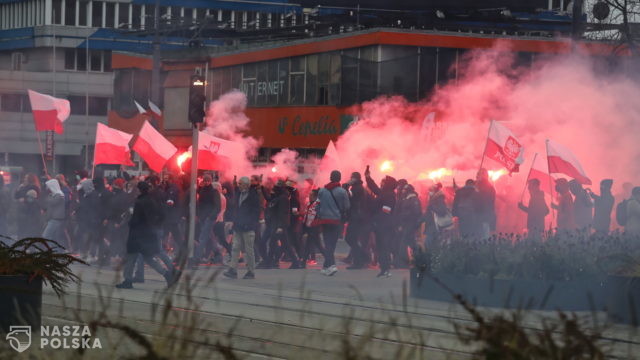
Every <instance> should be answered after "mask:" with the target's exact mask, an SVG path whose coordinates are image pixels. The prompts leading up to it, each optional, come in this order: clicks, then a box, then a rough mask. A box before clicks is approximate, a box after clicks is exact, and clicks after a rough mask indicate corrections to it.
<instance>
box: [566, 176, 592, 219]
mask: <svg viewBox="0 0 640 360" xmlns="http://www.w3.org/2000/svg"><path fill="white" fill-rule="evenodd" d="M569 191H571V193H572V194H573V196H574V198H573V212H574V219H575V222H576V227H577V228H578V229H581V230H582V229H590V228H591V226H592V225H593V202H592V201H591V197H590V196H589V193H587V191H586V190H585V189H584V188H583V187H582V184H580V183H579V182H578V181H577V180H575V179H573V180H571V181H569Z"/></svg>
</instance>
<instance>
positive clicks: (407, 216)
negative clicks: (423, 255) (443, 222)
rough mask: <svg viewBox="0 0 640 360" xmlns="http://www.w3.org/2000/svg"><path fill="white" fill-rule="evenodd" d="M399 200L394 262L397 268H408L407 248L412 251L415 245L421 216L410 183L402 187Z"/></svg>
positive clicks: (417, 201) (417, 199) (413, 189)
mask: <svg viewBox="0 0 640 360" xmlns="http://www.w3.org/2000/svg"><path fill="white" fill-rule="evenodd" d="M400 199H401V201H400V203H399V206H398V208H397V211H396V215H397V216H396V221H397V222H396V224H397V226H398V234H399V235H400V236H399V238H398V239H399V241H398V242H397V244H396V246H395V251H394V263H395V267H396V268H398V269H408V268H409V266H410V259H409V253H408V249H411V250H412V251H414V250H415V249H416V246H417V242H416V232H417V231H418V228H419V227H420V219H421V218H422V205H421V204H420V199H419V198H418V194H417V193H416V190H415V188H414V187H413V185H411V184H407V185H405V186H404V187H403V189H402V194H401V197H400Z"/></svg>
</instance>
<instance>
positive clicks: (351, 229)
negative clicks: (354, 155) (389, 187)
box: [345, 172, 370, 270]
mask: <svg viewBox="0 0 640 360" xmlns="http://www.w3.org/2000/svg"><path fill="white" fill-rule="evenodd" d="M363 184H364V183H363V182H362V175H360V173H359V172H354V173H352V174H351V179H350V180H349V182H348V183H347V185H348V187H347V190H348V191H349V205H350V207H349V224H348V225H347V233H346V235H345V241H346V242H347V244H349V246H350V247H351V256H352V264H351V265H350V266H348V267H347V269H348V270H354V269H364V268H366V267H367V266H368V265H369V262H370V259H369V256H368V255H367V253H366V252H365V250H364V249H365V248H366V245H367V244H366V243H367V241H368V240H369V236H368V235H369V231H368V229H367V224H368V222H369V220H370V219H369V218H368V216H367V194H366V190H365V189H364V186H363Z"/></svg>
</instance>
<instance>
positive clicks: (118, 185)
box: [113, 178, 125, 189]
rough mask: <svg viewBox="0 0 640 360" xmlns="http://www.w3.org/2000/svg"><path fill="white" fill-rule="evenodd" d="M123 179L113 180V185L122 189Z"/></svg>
mask: <svg viewBox="0 0 640 360" xmlns="http://www.w3.org/2000/svg"><path fill="white" fill-rule="evenodd" d="M124 183H125V181H124V179H123V178H117V179H115V180H113V186H115V187H117V188H120V189H122V188H123V187H124Z"/></svg>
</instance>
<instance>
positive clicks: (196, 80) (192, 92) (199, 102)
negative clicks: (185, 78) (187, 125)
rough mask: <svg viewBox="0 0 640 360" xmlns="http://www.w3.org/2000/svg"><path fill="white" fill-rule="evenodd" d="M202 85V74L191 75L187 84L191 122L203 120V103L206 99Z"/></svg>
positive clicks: (203, 84)
mask: <svg viewBox="0 0 640 360" xmlns="http://www.w3.org/2000/svg"><path fill="white" fill-rule="evenodd" d="M204 86H205V81H204V76H202V75H192V76H191V83H190V84H189V121H190V122H192V123H201V122H203V121H204V115H205V112H204V104H205V101H206V98H205V96H204Z"/></svg>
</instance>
